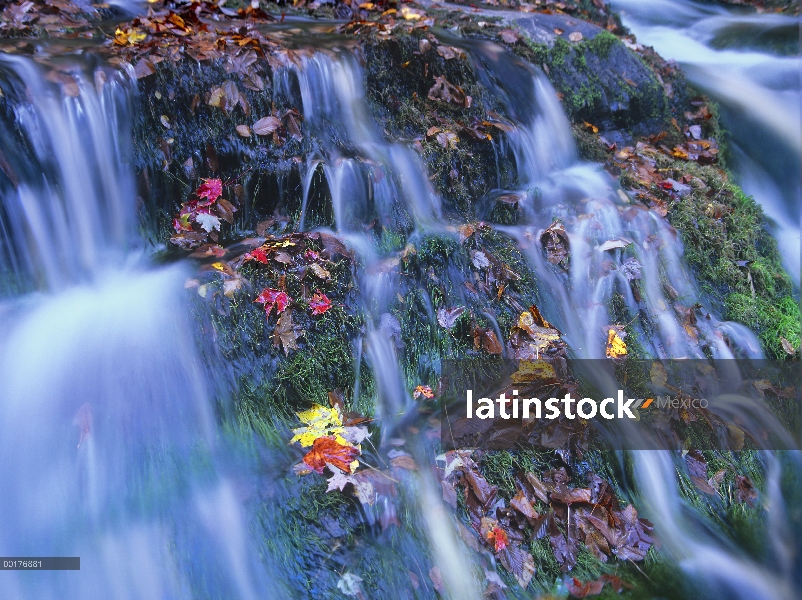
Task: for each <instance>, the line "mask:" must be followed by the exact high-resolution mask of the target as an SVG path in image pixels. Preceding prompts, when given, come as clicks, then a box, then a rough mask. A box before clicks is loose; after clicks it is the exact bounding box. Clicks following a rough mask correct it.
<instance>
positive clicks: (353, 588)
mask: <svg viewBox="0 0 802 600" xmlns="http://www.w3.org/2000/svg"><path fill="white" fill-rule="evenodd" d="M361 583H362V578H361V577H360V576H359V575H354V574H353V573H343V575H342V577H340V579H339V580H338V581H337V589H338V590H340V591H341V592H342V593H343V594H345V595H346V596H360V595H362V587H361V585H360V584H361Z"/></svg>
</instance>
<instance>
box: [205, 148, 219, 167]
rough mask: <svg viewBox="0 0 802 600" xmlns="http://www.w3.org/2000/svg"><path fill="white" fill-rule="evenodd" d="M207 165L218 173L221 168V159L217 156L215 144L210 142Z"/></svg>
mask: <svg viewBox="0 0 802 600" xmlns="http://www.w3.org/2000/svg"><path fill="white" fill-rule="evenodd" d="M206 166H207V167H209V170H210V171H211V172H212V173H216V172H217V170H218V169H219V168H220V161H219V160H218V158H217V152H215V149H214V146H212V144H211V143H210V142H206Z"/></svg>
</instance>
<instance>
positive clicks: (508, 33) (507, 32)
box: [498, 29, 520, 44]
mask: <svg viewBox="0 0 802 600" xmlns="http://www.w3.org/2000/svg"><path fill="white" fill-rule="evenodd" d="M498 35H499V37H500V38H501V41H503V42H504V43H505V44H514V43H516V42H517V41H518V40H519V39H520V36H519V35H518V33H517V32H516V31H514V30H512V29H502V30H501V31H499V32H498Z"/></svg>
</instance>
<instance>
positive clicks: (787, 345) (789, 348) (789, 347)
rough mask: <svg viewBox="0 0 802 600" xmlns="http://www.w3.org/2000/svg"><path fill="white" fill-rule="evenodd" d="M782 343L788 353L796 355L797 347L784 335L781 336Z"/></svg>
mask: <svg viewBox="0 0 802 600" xmlns="http://www.w3.org/2000/svg"><path fill="white" fill-rule="evenodd" d="M780 343H781V344H782V347H783V350H785V352H786V354H788V355H789V356H794V355H795V354H796V348H794V346H793V344H792V343H791V342H789V341H788V340H787V339H785V338H784V337H783V336H780Z"/></svg>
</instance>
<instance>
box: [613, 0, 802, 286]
mask: <svg viewBox="0 0 802 600" xmlns="http://www.w3.org/2000/svg"><path fill="white" fill-rule="evenodd" d="M611 4H612V6H613V7H614V8H615V10H618V11H620V12H621V14H622V19H623V22H624V24H625V25H626V26H627V27H629V28H630V29H631V30H632V32H633V33H635V35H636V36H637V39H638V41H639V42H640V43H642V44H645V45H648V46H654V49H655V50H656V51H657V52H658V53H659V54H660V55H661V56H663V57H664V58H666V59H673V60H676V61H677V62H678V63H679V64H680V66H681V67H682V69H683V71H684V72H685V74H686V75H687V77H688V80H689V81H690V82H691V83H692V84H693V85H694V86H696V87H697V88H698V89H699V90H701V91H702V92H704V93H706V94H708V95H709V96H710V97H711V98H713V99H714V100H716V101H718V102H719V103H720V106H721V110H722V117H723V125H724V127H725V128H726V129H727V130H728V132H729V134H730V139H729V143H730V145H731V161H732V164H731V167H732V170H733V172H734V173H735V174H736V175H737V176H738V178H739V183H740V184H741V186H742V187H743V189H744V190H745V191H746V193H748V194H750V195H752V196H754V198H755V200H757V202H758V203H759V204H760V205H761V206H762V207H763V210H764V211H765V213H766V215H767V216H768V217H769V218H770V219H771V220H772V221H773V233H774V237H775V238H776V239H777V241H778V243H779V245H780V248H781V250H782V258H783V261H784V265H785V267H786V270H787V271H788V273H789V274H790V275H791V277H792V278H793V280H794V282H795V283H796V285H797V287H798V286H799V276H800V252H802V250H801V249H800V237H799V228H800V208H799V207H800V201H799V198H800V168H799V165H800V136H799V132H800V108H799V107H800V91H799V90H800V81H799V77H800V75H799V74H800V67H802V64H801V63H800V58H799V19H798V18H795V17H791V16H785V15H778V14H756V13H753V12H751V11H744V10H739V9H733V8H726V7H723V6H719V5H715V4H708V3H700V2H693V1H692V0H676V1H674V0H672V1H668V0H614V1H613V2H611Z"/></svg>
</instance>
